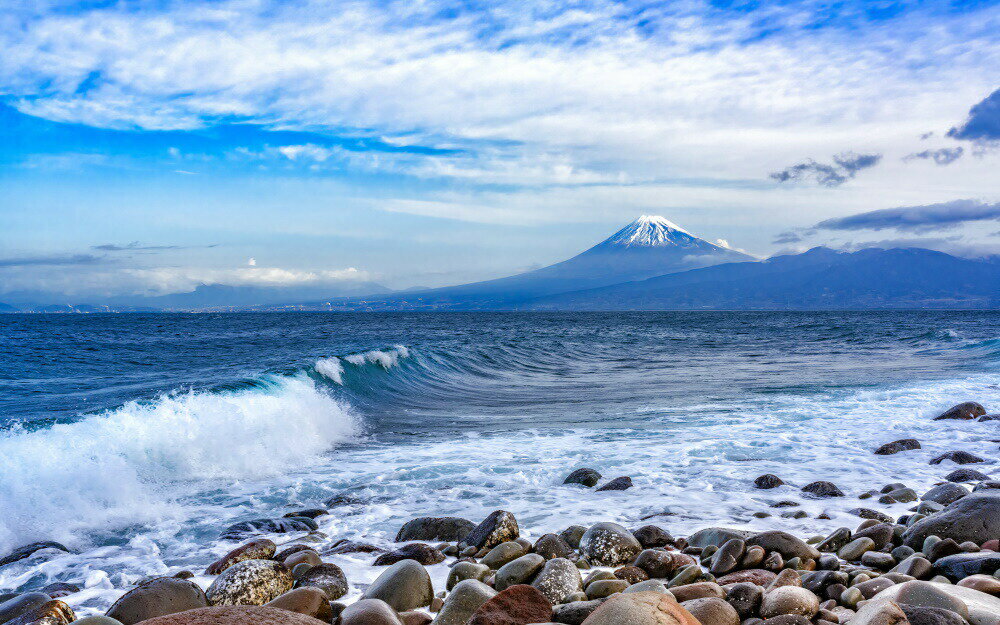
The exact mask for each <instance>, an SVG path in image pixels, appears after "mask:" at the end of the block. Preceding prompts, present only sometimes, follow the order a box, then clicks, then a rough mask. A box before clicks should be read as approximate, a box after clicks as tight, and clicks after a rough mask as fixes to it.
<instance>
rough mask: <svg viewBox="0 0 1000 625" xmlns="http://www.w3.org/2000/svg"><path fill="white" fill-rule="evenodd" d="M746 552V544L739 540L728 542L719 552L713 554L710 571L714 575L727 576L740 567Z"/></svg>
mask: <svg viewBox="0 0 1000 625" xmlns="http://www.w3.org/2000/svg"><path fill="white" fill-rule="evenodd" d="M744 551H746V542H744V541H743V540H741V539H739V538H734V539H732V540H729V541H726V543H725V544H724V545H722V546H721V547H719V550H718V551H716V552H715V553H714V554H712V561H711V564H710V566H709V571H710V572H711V573H712V575H725V574H726V573H728V572H730V571H732V570H733V569H735V568H736V567H737V565H739V563H740V559H741V558H743V553H744Z"/></svg>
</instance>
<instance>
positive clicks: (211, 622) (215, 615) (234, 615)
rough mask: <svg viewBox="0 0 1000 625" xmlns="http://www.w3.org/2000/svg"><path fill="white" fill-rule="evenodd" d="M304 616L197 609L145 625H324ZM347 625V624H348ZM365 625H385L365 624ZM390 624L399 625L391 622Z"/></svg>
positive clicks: (230, 608) (252, 609) (252, 608)
mask: <svg viewBox="0 0 1000 625" xmlns="http://www.w3.org/2000/svg"><path fill="white" fill-rule="evenodd" d="M322 624H323V621H320V620H319V619H315V618H313V617H311V616H307V615H305V614H299V613H297V612H290V611H288V610H282V609H279V608H273V607H266V606H217V607H210V608H197V609H195V610H187V611H185V612H178V613H176V614H168V615H166V616H158V617H156V618H152V619H149V620H148V621H146V622H145V623H144V624H143V625H322ZM345 625H346V624H345ZM353 625H356V624H353ZM365 625H382V624H381V623H375V622H372V623H366V624H365ZM391 625H399V624H397V623H391Z"/></svg>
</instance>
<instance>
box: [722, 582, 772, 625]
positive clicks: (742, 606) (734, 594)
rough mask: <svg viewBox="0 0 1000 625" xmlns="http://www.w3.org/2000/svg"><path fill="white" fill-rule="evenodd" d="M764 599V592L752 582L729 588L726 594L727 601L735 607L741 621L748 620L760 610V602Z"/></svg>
mask: <svg viewBox="0 0 1000 625" xmlns="http://www.w3.org/2000/svg"><path fill="white" fill-rule="evenodd" d="M763 598H764V590H763V589H762V588H761V587H760V586H758V585H756V584H751V583H750V582H739V583H737V584H733V585H732V586H730V587H729V590H728V591H727V592H726V601H728V602H729V605H731V606H733V609H735V610H736V612H737V614H739V615H740V618H741V619H745V618H748V617H750V616H752V615H754V614H757V611H758V610H759V609H760V602H761V600H762V599H763Z"/></svg>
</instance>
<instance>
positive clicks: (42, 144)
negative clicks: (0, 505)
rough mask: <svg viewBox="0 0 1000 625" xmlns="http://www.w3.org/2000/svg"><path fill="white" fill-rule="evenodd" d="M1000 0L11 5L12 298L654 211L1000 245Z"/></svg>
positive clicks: (199, 279)
mask: <svg viewBox="0 0 1000 625" xmlns="http://www.w3.org/2000/svg"><path fill="white" fill-rule="evenodd" d="M998 32H1000V2H996V1H989V2H987V1H974V0H970V1H967V2H963V1H958V0H956V1H954V2H943V1H933V0H927V1H912V2H910V1H901V2H895V1H890V0H884V1H869V2H860V1H852V0H843V1H837V2H812V1H786V2H780V1H779V2H737V1H732V2H730V1H726V0H716V1H714V2H698V1H689V0H679V1H672V2H638V1H632V0H617V1H610V0H581V1H577V2H573V1H569V2H567V1H559V2H549V1H537V2H507V1H504V0H494V1H490V2H478V1H475V0H464V1H459V2H438V1H436V0H407V1H401V2H396V1H392V0H379V1H371V2H365V1H353V0H342V1H339V2H328V1H325V0H324V1H320V0H301V1H289V0H284V1H279V0H200V1H192V0H175V1H173V0H130V1H128V2H125V1H124V0H122V1H102V0H86V1H77V2H66V1H59V0H5V2H4V3H3V5H2V7H0V50H3V53H2V54H0V301H4V298H5V295H6V296H8V297H12V296H13V295H11V294H16V293H21V294H22V296H23V294H24V293H25V292H32V293H44V294H49V295H52V296H54V297H59V298H63V299H75V300H83V299H88V298H89V299H99V298H101V297H112V296H117V295H125V294H135V293H141V294H151V295H155V294H164V293H172V292H181V291H185V290H190V289H192V288H194V287H195V286H197V285H198V284H201V283H220V284H230V285H256V286H301V285H337V284H345V283H346V284H351V283H359V284H360V283H370V282H375V283H378V284H382V285H386V286H388V287H390V288H407V287H413V286H438V285H445V284H456V283H461V282H466V281H471V280H476V279H483V278H491V277H499V276H504V275H509V274H511V273H514V272H518V271H523V270H526V269H530V268H533V267H537V266H542V265H546V264H549V263H552V262H555V261H559V260H562V259H565V258H567V257H569V256H572V255H573V254H575V253H577V252H579V251H582V250H583V249H585V248H587V247H589V246H591V245H593V244H595V243H597V242H599V241H600V240H602V239H604V238H605V237H607V236H608V235H610V234H611V233H612V232H614V231H615V230H617V229H618V228H620V227H621V226H623V225H624V224H625V223H627V222H629V221H631V220H632V219H634V218H636V217H637V216H638V215H640V214H660V215H664V216H666V217H667V218H669V219H671V220H672V221H675V222H677V223H679V224H680V225H681V226H683V227H684V228H686V229H688V230H690V231H691V232H693V233H694V234H696V235H698V236H701V237H703V238H705V239H708V240H711V241H715V240H716V239H719V238H721V239H725V240H726V241H729V242H730V244H732V245H733V246H734V247H738V248H740V249H744V250H747V251H748V252H750V253H752V254H754V255H756V256H759V257H767V256H770V255H773V254H776V253H788V252H795V251H800V250H805V249H808V248H810V247H814V246H816V245H830V246H833V247H837V248H843V249H857V248H860V247H865V246H871V245H880V246H885V247H892V246H919V247H929V248H933V249H941V250H943V251H947V252H950V253H955V254H959V255H963V256H969V257H977V256H982V255H986V254H996V253H1000V37H998V36H997V33H998Z"/></svg>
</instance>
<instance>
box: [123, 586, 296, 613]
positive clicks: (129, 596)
mask: <svg viewBox="0 0 1000 625" xmlns="http://www.w3.org/2000/svg"><path fill="white" fill-rule="evenodd" d="M289 587H290V586H289ZM269 601H270V600H269ZM265 603H266V602H265ZM207 605H208V598H207V597H206V596H205V592H204V591H203V590H202V589H201V588H200V587H199V586H198V584H195V583H194V582H192V581H189V580H186V579H178V578H176V577H156V578H154V579H151V580H147V581H145V582H143V583H141V584H139V585H138V586H136V587H135V588H133V589H132V590H130V591H128V592H127V593H125V594H124V595H122V596H121V597H119V598H118V600H117V601H115V602H114V604H113V605H112V606H111V607H110V608H108V611H107V613H106V615H107V616H109V617H111V618H113V619H116V620H118V621H119V622H121V623H122V624H123V625H133V624H134V623H138V622H139V621H145V620H146V619H150V618H153V617H155V616H164V615H166V614H174V613H176V612H183V611H184V610H194V609H195V608H204V607H206V606H207Z"/></svg>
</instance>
